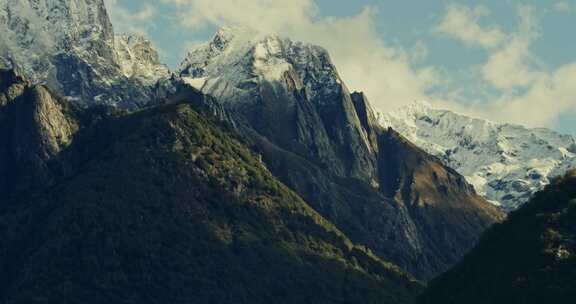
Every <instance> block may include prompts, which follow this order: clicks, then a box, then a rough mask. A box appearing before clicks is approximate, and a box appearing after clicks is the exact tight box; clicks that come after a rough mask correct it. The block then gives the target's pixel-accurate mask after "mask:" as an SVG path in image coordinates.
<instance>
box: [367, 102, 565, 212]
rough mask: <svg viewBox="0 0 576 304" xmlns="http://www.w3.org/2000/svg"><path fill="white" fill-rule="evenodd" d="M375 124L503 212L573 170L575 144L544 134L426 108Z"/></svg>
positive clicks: (385, 116)
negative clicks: (463, 179)
mask: <svg viewBox="0 0 576 304" xmlns="http://www.w3.org/2000/svg"><path fill="white" fill-rule="evenodd" d="M378 119H379V122H380V124H381V125H382V126H385V127H392V128H394V129H395V130H396V131H398V132H399V133H400V134H402V135H403V136H405V137H406V138H407V139H409V140H410V141H411V142H413V143H415V144H416V145H417V146H419V147H421V148H422V149H424V150H425V151H426V152H428V153H430V154H432V155H435V156H437V157H439V158H440V159H442V161H443V162H444V163H446V164H447V165H448V166H450V167H452V168H454V169H456V171H458V172H459V173H460V174H462V175H464V176H465V177H466V180H467V181H468V182H469V183H471V184H472V185H474V188H475V189H476V191H478V193H480V194H481V195H482V196H484V197H485V198H486V199H488V200H489V201H491V202H493V203H495V204H497V205H499V206H502V207H503V208H504V209H505V210H507V211H511V210H515V209H517V208H518V207H520V206H521V205H522V204H523V203H525V202H527V201H528V200H529V199H530V197H531V196H532V195H533V194H534V193H535V192H537V191H538V190H541V189H543V188H544V186H546V185H547V184H549V183H550V180H551V179H552V178H554V177H557V176H561V175H563V174H564V173H566V172H567V171H568V170H569V169H571V168H574V167H576V138H574V137H573V136H571V135H563V134H559V133H557V132H554V131H552V130H549V129H544V128H537V129H530V128H526V127H523V126H519V125H511V124H506V123H495V122H491V121H487V120H482V119H477V118H471V117H469V116H466V115H462V114H458V113H454V112H451V111H448V110H440V109H435V108H433V107H432V106H431V105H430V104H428V103H426V102H415V103H414V104H412V105H409V106H406V107H404V108H401V109H399V110H396V111H393V112H387V113H379V116H378Z"/></svg>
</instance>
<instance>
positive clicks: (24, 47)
mask: <svg viewBox="0 0 576 304" xmlns="http://www.w3.org/2000/svg"><path fill="white" fill-rule="evenodd" d="M0 32H2V36H1V37H0V57H2V59H0V65H1V66H4V67H9V68H11V67H14V66H18V67H20V68H22V69H23V70H24V71H25V72H26V74H27V75H28V76H29V77H30V79H31V81H32V82H34V83H36V84H44V85H46V86H47V87H49V88H50V89H51V90H53V91H55V92H57V93H58V94H59V95H62V96H65V97H66V98H67V99H69V100H72V101H73V102H74V103H76V104H78V105H80V106H82V107H91V106H93V105H97V104H109V105H114V106H119V107H123V108H136V107H140V106H142V105H145V104H148V103H150V102H151V101H153V100H154V97H155V92H154V90H155V88H154V86H155V84H156V82H157V80H159V79H161V78H167V77H169V72H168V71H167V69H166V68H165V67H164V66H162V65H160V64H159V63H158V62H157V60H156V59H157V58H155V57H156V56H157V54H156V52H155V51H152V49H153V48H152V47H151V46H150V45H149V44H148V43H145V42H144V41H142V40H141V39H129V40H130V42H132V43H133V44H130V43H127V44H125V43H123V42H124V40H123V39H120V41H122V43H120V49H119V50H116V46H115V36H114V29H113V27H112V24H111V22H110V19H109V17H108V13H107V11H106V7H105V5H104V1H103V0H75V1H68V0H51V1H48V0H23V1H20V0H7V1H2V3H0ZM132 52H133V53H136V55H134V56H133V53H132ZM119 54H120V55H121V56H122V57H121V58H118V57H119ZM140 55H146V56H143V57H142V58H136V57H139V56H140ZM150 60H151V61H150Z"/></svg>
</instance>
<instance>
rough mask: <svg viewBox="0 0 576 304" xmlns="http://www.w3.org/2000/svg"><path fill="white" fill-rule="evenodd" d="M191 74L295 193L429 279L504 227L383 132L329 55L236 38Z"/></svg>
mask: <svg viewBox="0 0 576 304" xmlns="http://www.w3.org/2000/svg"><path fill="white" fill-rule="evenodd" d="M179 75H180V77H182V79H183V81H184V82H187V83H189V84H190V85H193V86H196V87H197V88H199V89H201V90H202V91H203V92H205V93H207V94H211V95H212V96H214V97H215V98H216V99H217V100H218V101H219V102H220V103H221V104H222V105H223V106H224V107H225V108H226V109H227V110H228V111H230V112H231V113H233V115H235V118H236V121H238V122H239V125H240V127H239V129H240V132H241V133H242V134H243V137H244V140H245V141H246V142H249V143H250V144H251V145H252V147H253V148H254V149H255V150H256V151H259V153H261V154H262V156H263V160H264V161H265V162H266V164H267V165H268V167H269V168H270V169H271V170H272V172H273V173H274V174H275V175H276V176H279V177H280V178H281V180H282V181H283V182H284V183H286V184H287V185H289V186H290V187H291V188H292V189H294V190H295V191H296V192H297V193H299V194H300V195H301V196H302V197H303V198H304V199H305V200H306V201H307V202H309V203H310V204H312V206H313V207H314V208H315V209H316V210H317V211H319V212H320V213H321V214H322V215H324V216H325V217H327V218H328V219H329V220H331V221H332V222H334V223H335V224H336V225H337V227H339V228H340V229H342V230H343V231H344V232H345V233H346V234H347V235H349V236H350V237H351V238H352V239H353V240H354V241H355V242H358V243H362V244H366V245H368V246H369V247H370V248H374V249H375V251H376V253H377V254H378V255H379V256H381V257H382V258H384V259H387V260H391V261H393V262H394V263H397V264H398V265H400V266H401V267H403V268H404V269H406V270H408V271H409V272H411V273H412V274H414V275H415V276H417V277H418V278H421V279H429V278H431V277H433V276H435V275H436V274H438V273H440V272H442V271H444V270H446V269H447V268H448V267H449V266H450V265H452V264H453V263H455V262H456V261H457V260H458V259H459V258H460V257H461V256H462V255H463V254H464V253H465V252H466V250H468V249H469V248H471V246H472V245H473V244H474V242H475V240H476V239H477V237H478V236H479V235H480V234H481V233H482V232H483V231H484V229H485V228H487V227H489V226H490V225H491V224H492V223H494V222H496V221H498V220H499V219H501V218H502V214H501V212H500V211H498V210H497V209H496V208H495V207H493V206H491V205H490V204H488V203H486V202H485V201H484V200H483V199H482V198H480V197H479V196H477V195H476V194H475V192H474V190H473V189H472V187H471V186H470V185H469V184H467V183H466V181H465V180H464V179H463V178H462V177H461V176H459V175H458V173H456V172H455V171H453V170H451V169H448V168H447V167H445V166H444V165H443V164H442V163H441V162H440V160H438V159H435V158H433V157H430V156H428V155H427V154H426V153H425V152H423V151H422V150H420V149H418V148H416V147H415V146H413V145H411V144H409V143H408V142H407V141H406V140H404V139H403V138H402V137H401V136H399V135H398V134H396V133H395V132H393V131H391V130H384V129H382V128H381V127H379V126H378V124H377V122H376V117H375V115H374V113H373V111H372V109H371V108H370V104H369V102H368V100H367V99H366V97H365V96H364V95H363V94H361V93H353V94H351V93H350V92H349V90H348V89H347V88H346V86H345V85H344V83H343V81H342V80H341V79H340V77H339V76H338V73H337V71H336V68H335V67H334V65H333V64H332V62H331V60H330V57H329V55H328V53H327V52H326V51H325V50H324V49H322V48H320V47H317V46H312V45H307V44H303V43H298V42H292V41H290V40H289V39H282V38H279V37H276V36H259V35H258V34H255V33H253V32H251V31H249V30H246V29H230V28H226V29H222V30H220V31H219V32H218V33H217V34H216V36H215V37H214V39H213V40H212V41H210V42H208V43H206V44H204V45H201V46H199V47H198V48H196V49H195V50H192V51H191V52H190V53H189V55H188V57H187V58H186V60H185V61H184V62H183V63H182V65H181V67H180V71H179ZM406 155H412V156H413V160H412V161H404V156H406ZM434 176H436V179H435V180H434V182H429V179H432V178H433V177H434ZM413 182H416V183H415V185H413V186H411V184H412V183H413ZM445 216H446V217H449V219H444V218H443V217H445Z"/></svg>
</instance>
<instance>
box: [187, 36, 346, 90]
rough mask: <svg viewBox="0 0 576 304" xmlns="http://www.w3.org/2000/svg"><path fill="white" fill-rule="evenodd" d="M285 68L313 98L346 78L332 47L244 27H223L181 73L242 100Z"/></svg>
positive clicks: (198, 49) (205, 87)
mask: <svg viewBox="0 0 576 304" xmlns="http://www.w3.org/2000/svg"><path fill="white" fill-rule="evenodd" d="M285 73H295V74H296V75H297V76H298V78H299V81H295V82H293V83H288V84H285V85H288V86H294V88H296V89H301V88H303V87H306V88H307V90H308V92H307V93H309V94H310V95H311V98H314V97H316V95H321V94H325V93H327V92H330V91H333V90H335V86H336V85H338V87H339V85H340V84H341V80H340V77H339V75H338V73H337V71H336V68H335V66H334V65H333V64H332V61H331V59H330V56H329V54H328V52H327V51H326V50H325V49H323V48H321V47H319V46H315V45H310V44H306V43H302V42H293V41H292V40H290V39H288V38H282V37H280V36H278V35H275V34H263V33H260V32H257V31H254V30H250V29H247V28H242V27H235V28H232V27H225V28H221V29H220V30H219V31H218V32H217V33H216V35H215V36H214V38H213V39H212V40H211V41H209V42H207V43H205V44H201V45H199V46H198V47H196V48H194V49H193V50H192V51H190V52H189V53H188V56H187V57H186V59H185V60H184V61H183V62H182V64H181V66H180V68H179V70H178V71H177V74H179V75H180V76H182V77H183V79H184V80H185V81H187V82H188V83H190V84H192V85H193V86H195V87H197V88H199V89H202V90H203V91H205V92H206V93H208V94H211V95H213V96H215V97H217V98H220V99H223V100H226V101H239V100H242V99H244V98H243V97H245V96H246V95H247V94H248V95H249V94H250V93H251V92H252V90H253V89H254V88H255V87H256V86H257V84H258V83H259V82H261V81H267V82H272V83H274V82H275V83H278V82H281V80H282V78H283V75H284V74H285Z"/></svg>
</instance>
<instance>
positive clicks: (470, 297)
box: [420, 172, 576, 304]
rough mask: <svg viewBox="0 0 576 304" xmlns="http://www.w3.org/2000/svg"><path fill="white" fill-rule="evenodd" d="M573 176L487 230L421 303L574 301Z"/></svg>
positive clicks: (575, 196)
mask: <svg viewBox="0 0 576 304" xmlns="http://www.w3.org/2000/svg"><path fill="white" fill-rule="evenodd" d="M575 254H576V173H575V172H572V173H571V174H568V175H567V176H565V177H564V178H560V179H558V180H557V181H555V182H554V183H553V184H551V185H549V186H548V187H546V189H545V190H543V191H541V192H539V193H537V194H536V195H535V196H534V198H533V199H532V200H531V201H530V202H529V203H528V204H526V205H525V206H524V207H522V208H521V209H520V210H518V211H516V212H514V213H512V214H511V215H510V217H509V219H508V220H507V221H506V222H504V223H503V224H497V225H495V226H494V227H493V228H491V229H489V230H488V231H487V232H486V234H485V235H484V236H483V237H482V239H481V240H480V243H479V244H478V246H477V247H476V248H475V249H474V250H473V251H472V252H471V253H469V254H468V255H467V256H466V257H465V258H464V260H463V261H462V262H460V263H459V264H458V265H457V266H456V267H455V268H454V269H452V270H450V271H449V272H447V273H446V274H444V275H442V276H441V277H439V278H438V279H436V280H434V281H432V283H431V284H430V287H429V289H428V290H427V292H426V293H425V294H424V295H423V296H422V297H421V299H420V303H423V304H424V303H471V304H474V303H478V304H480V303H482V304H490V303H506V304H512V303H527V304H528V303H535V304H536V303H555V304H556V303H575V301H576V255H575Z"/></svg>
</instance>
